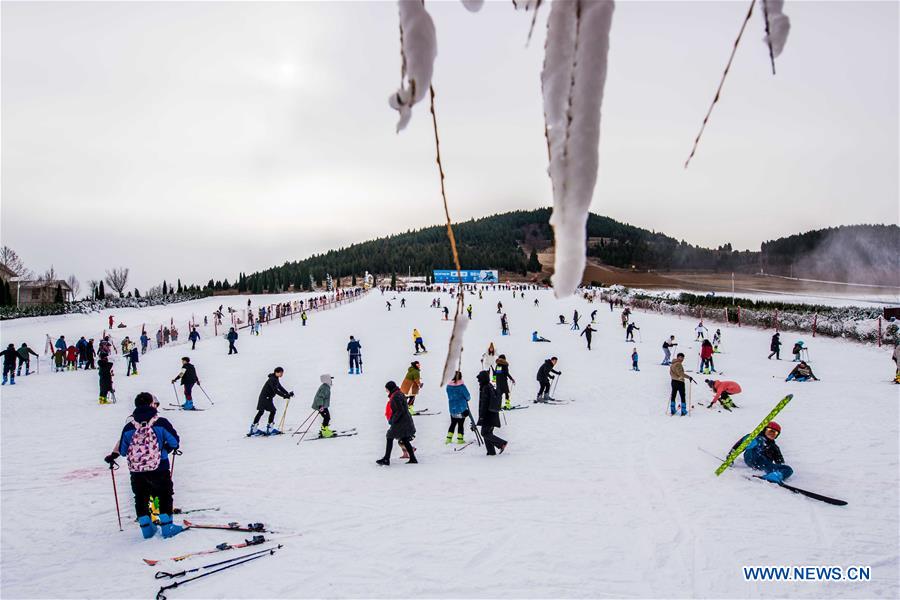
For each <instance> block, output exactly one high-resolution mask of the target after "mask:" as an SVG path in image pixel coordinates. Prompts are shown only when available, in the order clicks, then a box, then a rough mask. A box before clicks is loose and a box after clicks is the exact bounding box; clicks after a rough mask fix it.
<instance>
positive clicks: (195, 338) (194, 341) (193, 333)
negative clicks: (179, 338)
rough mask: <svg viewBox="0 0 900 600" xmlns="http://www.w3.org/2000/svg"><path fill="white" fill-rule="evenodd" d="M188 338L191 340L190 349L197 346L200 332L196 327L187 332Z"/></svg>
mask: <svg viewBox="0 0 900 600" xmlns="http://www.w3.org/2000/svg"><path fill="white" fill-rule="evenodd" d="M188 340H190V342H191V350H194V349H195V348H196V347H197V342H198V341H199V340H200V332H198V331H197V328H196V327H194V328H192V329H191V332H190V333H189V334H188ZM142 341H143V336H142ZM145 345H146V344H145Z"/></svg>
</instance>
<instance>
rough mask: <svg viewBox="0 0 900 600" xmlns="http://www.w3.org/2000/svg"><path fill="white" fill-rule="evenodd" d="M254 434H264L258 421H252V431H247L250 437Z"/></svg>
mask: <svg viewBox="0 0 900 600" xmlns="http://www.w3.org/2000/svg"><path fill="white" fill-rule="evenodd" d="M252 435H262V431H260V430H259V425H257V424H256V423H251V424H250V431H248V432H247V437H250V436H252Z"/></svg>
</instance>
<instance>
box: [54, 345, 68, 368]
mask: <svg viewBox="0 0 900 600" xmlns="http://www.w3.org/2000/svg"><path fill="white" fill-rule="evenodd" d="M53 366H54V367H55V368H54V372H56V373H58V372H60V371H63V370H65V368H66V351H65V350H63V349H62V348H57V349H56V352H54V353H53Z"/></svg>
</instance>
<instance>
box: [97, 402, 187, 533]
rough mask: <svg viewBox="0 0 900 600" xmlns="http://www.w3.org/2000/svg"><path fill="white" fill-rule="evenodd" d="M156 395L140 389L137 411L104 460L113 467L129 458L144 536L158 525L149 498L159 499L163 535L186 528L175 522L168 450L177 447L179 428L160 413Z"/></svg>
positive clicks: (170, 450)
mask: <svg viewBox="0 0 900 600" xmlns="http://www.w3.org/2000/svg"><path fill="white" fill-rule="evenodd" d="M154 400H155V398H154V397H153V396H152V395H151V394H150V393H148V392H141V393H140V394H138V395H137V397H136V398H135V399H134V406H135V408H134V412H133V413H131V417H130V418H129V420H128V422H127V423H126V424H125V427H124V428H122V434H121V436H120V437H119V443H118V444H117V445H116V448H115V449H114V450H113V451H112V453H110V454H109V455H107V456H106V457H105V458H104V460H105V461H106V462H107V463H108V464H109V468H110V469H112V468H114V465H115V461H116V459H117V458H119V456H125V457H126V458H127V460H128V470H129V471H130V472H131V491H132V492H134V511H135V513H136V514H137V520H138V524H139V525H140V526H141V533H142V534H143V536H144V538H145V539H149V538H152V537H153V536H154V534H155V533H156V525H154V524H153V521H152V520H151V517H150V498H151V497H155V498H158V499H159V525H160V528H161V529H162V536H163V537H164V538H170V537H172V536H174V535H178V534H179V533H180V532H181V531H182V530H183V529H184V528H183V527H182V526H181V525H176V524H175V523H173V522H172V513H173V501H172V495H173V489H172V474H171V472H170V471H169V452H172V451H174V450H177V449H178V445H179V442H180V440H179V438H178V432H177V431H175V428H174V427H172V424H171V423H170V422H169V421H168V419H164V418H163V417H160V416H159V415H158V414H157V412H156V408H154V407H153V406H152V405H153V404H154Z"/></svg>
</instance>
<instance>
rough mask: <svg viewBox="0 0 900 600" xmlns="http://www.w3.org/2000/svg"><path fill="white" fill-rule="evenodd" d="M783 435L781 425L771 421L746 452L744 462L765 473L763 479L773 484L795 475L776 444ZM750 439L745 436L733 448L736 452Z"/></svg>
mask: <svg viewBox="0 0 900 600" xmlns="http://www.w3.org/2000/svg"><path fill="white" fill-rule="evenodd" d="M779 435H781V425H779V424H778V423H776V422H775V421H769V423H768V424H767V425H766V426H765V428H764V429H763V430H762V432H760V434H759V435H757V436H756V437H755V438H754V439H753V441H751V442H750V445H749V446H747V448H746V449H745V450H744V462H745V463H747V466H748V467H750V468H751V469H756V470H758V471H765V473H766V474H765V475H763V477H762V478H763V479H765V480H766V481H771V482H772V483H781V482H783V481H784V480H785V479H787V478H788V477H790V476H791V475H793V474H794V470H793V469H792V468H790V467H789V466H787V465H786V464H784V457H783V456H782V455H781V449H780V448H779V447H778V444H776V443H775V439H776V438H777V437H778V436H779ZM748 437H749V434H748V435H745V436H744V437H742V438H741V439H739V440H738V441H737V443H736V444H735V445H734V446H732V447H731V450H732V451H734V450H736V449H737V448H738V446H740V445H741V444H742V443H744V441H745V440H746V439H747V438H748Z"/></svg>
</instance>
